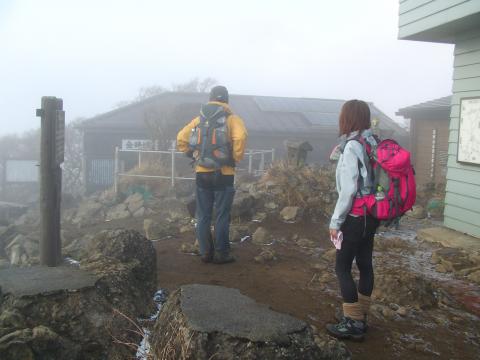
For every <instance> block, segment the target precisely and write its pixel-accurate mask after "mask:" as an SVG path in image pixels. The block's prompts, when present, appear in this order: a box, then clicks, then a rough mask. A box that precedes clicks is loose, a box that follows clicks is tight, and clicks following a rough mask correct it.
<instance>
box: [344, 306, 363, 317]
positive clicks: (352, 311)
mask: <svg viewBox="0 0 480 360" xmlns="http://www.w3.org/2000/svg"><path fill="white" fill-rule="evenodd" d="M343 316H345V317H349V318H350V319H353V320H363V319H364V315H363V309H362V307H361V306H360V303H359V302H356V303H343Z"/></svg>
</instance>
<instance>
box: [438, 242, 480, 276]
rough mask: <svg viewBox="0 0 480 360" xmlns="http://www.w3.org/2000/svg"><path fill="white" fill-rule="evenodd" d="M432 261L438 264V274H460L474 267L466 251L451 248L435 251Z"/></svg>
mask: <svg viewBox="0 0 480 360" xmlns="http://www.w3.org/2000/svg"><path fill="white" fill-rule="evenodd" d="M431 261H432V263H434V264H438V265H437V271H438V272H459V271H462V270H464V269H468V268H470V267H472V265H474V264H473V262H472V261H471V260H470V258H469V254H468V253H467V252H466V251H464V250H461V249H457V248H449V247H445V248H441V249H439V250H436V251H434V252H433V253H432V257H431Z"/></svg>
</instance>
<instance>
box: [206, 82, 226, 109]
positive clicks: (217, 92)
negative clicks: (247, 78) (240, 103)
mask: <svg viewBox="0 0 480 360" xmlns="http://www.w3.org/2000/svg"><path fill="white" fill-rule="evenodd" d="M210 101H219V102H223V103H226V104H228V90H227V88H226V87H225V86H221V85H218V86H215V87H213V88H212V90H210Z"/></svg>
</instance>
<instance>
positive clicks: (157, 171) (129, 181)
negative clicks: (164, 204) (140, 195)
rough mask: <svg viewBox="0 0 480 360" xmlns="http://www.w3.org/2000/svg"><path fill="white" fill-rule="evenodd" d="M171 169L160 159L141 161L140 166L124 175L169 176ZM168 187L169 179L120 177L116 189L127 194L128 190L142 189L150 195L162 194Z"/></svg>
mask: <svg viewBox="0 0 480 360" xmlns="http://www.w3.org/2000/svg"><path fill="white" fill-rule="evenodd" d="M170 172H171V169H170V167H169V166H168V165H166V164H165V163H164V162H163V161H162V160H161V159H158V158H157V159H155V158H147V159H142V164H141V166H137V167H135V168H133V169H131V170H129V171H127V172H126V173H127V174H128V175H149V176H170ZM169 186H170V180H169V179H158V178H142V177H128V176H122V177H120V179H119V181H118V189H119V191H121V192H127V191H128V189H130V188H136V187H143V188H144V189H145V190H148V191H150V192H151V193H154V194H155V193H162V192H164V191H165V189H168V188H169Z"/></svg>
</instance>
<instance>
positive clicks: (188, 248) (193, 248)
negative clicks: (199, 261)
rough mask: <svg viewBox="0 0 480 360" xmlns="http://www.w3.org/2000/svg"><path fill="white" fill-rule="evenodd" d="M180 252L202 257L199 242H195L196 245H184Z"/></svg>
mask: <svg viewBox="0 0 480 360" xmlns="http://www.w3.org/2000/svg"><path fill="white" fill-rule="evenodd" d="M180 251H181V252H183V253H185V254H195V255H200V247H199V246H198V243H197V242H195V243H194V244H182V246H181V247H180Z"/></svg>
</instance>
